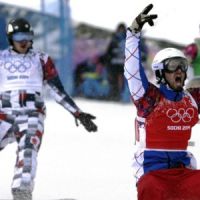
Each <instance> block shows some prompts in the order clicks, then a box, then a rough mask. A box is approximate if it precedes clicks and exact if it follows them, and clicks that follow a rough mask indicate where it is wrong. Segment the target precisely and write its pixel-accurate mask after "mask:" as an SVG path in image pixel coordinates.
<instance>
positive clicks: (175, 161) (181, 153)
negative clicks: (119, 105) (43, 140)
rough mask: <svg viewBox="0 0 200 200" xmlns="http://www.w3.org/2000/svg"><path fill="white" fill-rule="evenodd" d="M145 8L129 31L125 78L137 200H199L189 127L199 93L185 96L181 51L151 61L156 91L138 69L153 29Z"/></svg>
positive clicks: (199, 104)
mask: <svg viewBox="0 0 200 200" xmlns="http://www.w3.org/2000/svg"><path fill="white" fill-rule="evenodd" d="M152 7H153V5H152V4H150V5H148V6H147V7H146V8H145V9H144V10H143V11H142V13H140V14H139V15H138V16H137V17H136V18H135V20H134V21H133V23H132V25H131V26H130V27H129V28H128V30H127V38H126V47H125V54H126V60H125V66H124V74H125V77H126V79H127V81H128V85H129V90H130V93H131V97H132V100H133V102H134V104H135V106H136V108H137V117H136V146H137V151H136V153H135V156H134V165H133V166H134V169H135V177H136V179H137V191H138V199H139V200H149V199H156V200H169V199H170V200H173V199H174V200H175V199H184V200H191V199H194V200H197V199H200V190H199V188H200V170H197V169H196V162H195V158H194V156H193V155H192V154H191V153H190V152H188V150H187V147H188V141H189V139H190V136H191V132H192V127H193V126H194V125H196V124H197V122H198V120H199V119H198V115H199V113H200V88H189V89H187V90H184V83H185V80H186V77H187V69H188V61H187V59H186V57H185V55H184V54H183V52H182V51H180V50H178V49H176V48H165V49H162V50H161V51H159V52H158V53H157V54H156V56H155V57H154V59H153V62H152V70H153V71H154V72H155V76H156V79H157V85H154V84H153V83H151V82H150V81H148V79H147V77H146V75H145V72H144V68H143V66H142V64H141V57H140V56H141V51H140V36H141V30H142V27H143V25H144V24H145V23H148V24H149V25H151V26H153V25H154V20H155V19H156V18H157V15H155V14H148V13H149V11H150V10H151V9H152Z"/></svg>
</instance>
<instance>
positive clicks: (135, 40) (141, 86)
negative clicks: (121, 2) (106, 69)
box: [124, 4, 157, 101]
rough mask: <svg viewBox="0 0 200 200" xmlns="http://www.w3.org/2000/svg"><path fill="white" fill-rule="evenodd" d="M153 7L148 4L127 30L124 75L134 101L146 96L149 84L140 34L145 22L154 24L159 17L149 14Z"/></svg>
mask: <svg viewBox="0 0 200 200" xmlns="http://www.w3.org/2000/svg"><path fill="white" fill-rule="evenodd" d="M152 7H153V5H152V4H150V5H148V6H147V7H146V8H145V9H144V10H143V11H142V12H141V13H140V14H139V15H138V16H137V17H136V18H135V20H134V21H133V23H132V25H131V26H130V27H129V28H128V30H127V38H126V46H125V56H126V59H125V66H124V75H125V77H126V79H127V81H128V85H129V90H130V93H131V96H132V98H133V100H134V101H136V100H138V99H140V98H141V97H143V96H144V94H145V92H146V90H147V89H148V85H149V84H148V80H147V77H146V75H145V73H144V68H143V66H142V63H141V62H142V61H141V55H140V54H141V50H140V36H141V30H142V27H143V26H144V24H145V23H146V22H147V23H148V24H149V25H151V26H153V25H154V23H153V20H154V19H155V18H157V15H148V12H149V11H150V10H151V9H152Z"/></svg>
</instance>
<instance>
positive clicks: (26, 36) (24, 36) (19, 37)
mask: <svg viewBox="0 0 200 200" xmlns="http://www.w3.org/2000/svg"><path fill="white" fill-rule="evenodd" d="M12 39H13V40H14V41H16V42H20V41H23V40H26V41H31V40H33V33H31V32H18V33H14V34H13V35H12Z"/></svg>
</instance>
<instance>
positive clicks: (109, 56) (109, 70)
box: [74, 23, 148, 102]
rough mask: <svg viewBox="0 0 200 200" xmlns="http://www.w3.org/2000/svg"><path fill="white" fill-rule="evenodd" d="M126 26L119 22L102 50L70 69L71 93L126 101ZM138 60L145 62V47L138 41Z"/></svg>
mask: <svg viewBox="0 0 200 200" xmlns="http://www.w3.org/2000/svg"><path fill="white" fill-rule="evenodd" d="M126 29H127V27H126V25H125V24H124V23H119V24H118V26H117V28H116V31H115V32H114V33H113V34H112V36H111V38H110V40H109V42H108V44H107V45H106V47H105V51H104V52H103V53H101V54H100V55H99V54H98V55H94V56H92V57H90V58H87V59H85V60H83V61H82V62H80V63H78V64H77V65H76V67H75V70H74V82H75V93H74V95H75V96H81V97H86V98H90V99H102V100H110V101H120V102H129V101H130V95H129V90H128V87H127V83H126V80H125V78H124V59H125V54H124V49H125V40H126ZM142 52H143V53H142V60H143V61H144V63H145V62H146V59H147V55H148V48H147V46H146V45H145V42H143V43H142Z"/></svg>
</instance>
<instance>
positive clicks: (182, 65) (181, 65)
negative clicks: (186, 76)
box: [164, 58, 188, 73]
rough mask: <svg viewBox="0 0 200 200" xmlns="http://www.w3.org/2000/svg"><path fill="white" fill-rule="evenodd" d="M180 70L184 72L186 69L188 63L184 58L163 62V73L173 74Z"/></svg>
mask: <svg viewBox="0 0 200 200" xmlns="http://www.w3.org/2000/svg"><path fill="white" fill-rule="evenodd" d="M178 69H180V70H181V71H182V72H186V71H187V69H188V62H187V60H186V59H184V58H171V59H167V60H166V61H164V71H166V72H168V73H173V72H175V71H177V70H178Z"/></svg>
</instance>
